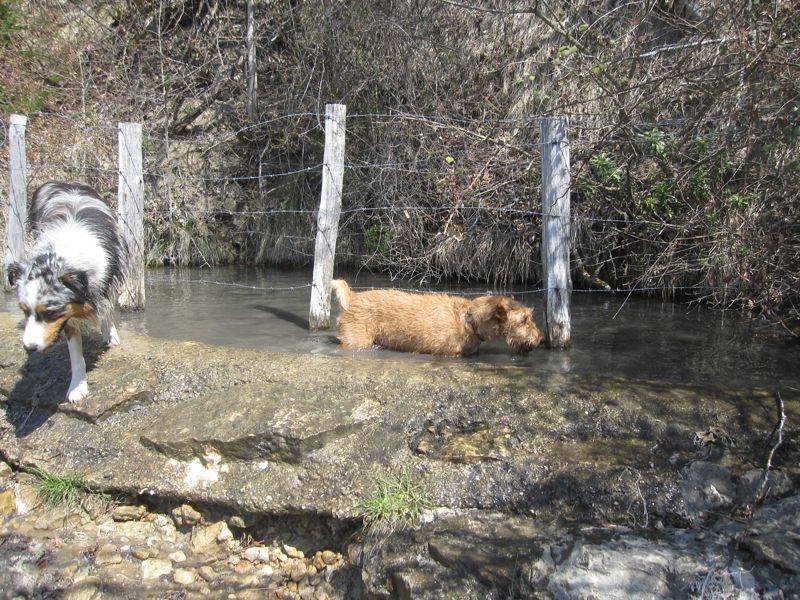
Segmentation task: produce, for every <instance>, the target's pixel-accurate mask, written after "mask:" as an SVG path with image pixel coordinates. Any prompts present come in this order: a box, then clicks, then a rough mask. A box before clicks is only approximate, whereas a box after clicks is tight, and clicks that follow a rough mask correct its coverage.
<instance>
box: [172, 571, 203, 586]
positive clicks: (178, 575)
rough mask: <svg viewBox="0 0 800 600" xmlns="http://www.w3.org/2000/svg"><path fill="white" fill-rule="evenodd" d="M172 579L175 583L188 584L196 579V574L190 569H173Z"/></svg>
mask: <svg viewBox="0 0 800 600" xmlns="http://www.w3.org/2000/svg"><path fill="white" fill-rule="evenodd" d="M172 579H173V581H175V583H180V584H181V585H190V584H192V583H194V581H195V579H197V574H196V573H195V572H194V571H193V570H191V569H175V572H174V573H173V574H172Z"/></svg>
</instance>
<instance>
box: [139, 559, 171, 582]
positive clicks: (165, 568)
mask: <svg viewBox="0 0 800 600" xmlns="http://www.w3.org/2000/svg"><path fill="white" fill-rule="evenodd" d="M171 572H172V562H171V561H169V560H165V559H163V558H148V559H147V560H144V561H142V579H144V580H148V579H158V578H159V577H161V576H163V575H169V574H170V573H171Z"/></svg>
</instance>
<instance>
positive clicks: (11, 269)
mask: <svg viewBox="0 0 800 600" xmlns="http://www.w3.org/2000/svg"><path fill="white" fill-rule="evenodd" d="M24 272H25V265H23V264H22V263H18V262H13V263H11V264H10V265H8V269H7V274H8V285H10V286H14V285H16V283H17V280H18V279H19V278H20V277H21V276H22V274H23V273H24Z"/></svg>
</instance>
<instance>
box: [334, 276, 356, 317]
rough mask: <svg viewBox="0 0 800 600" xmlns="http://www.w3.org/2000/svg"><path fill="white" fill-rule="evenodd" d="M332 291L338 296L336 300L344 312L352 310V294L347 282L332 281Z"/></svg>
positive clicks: (340, 280)
mask: <svg viewBox="0 0 800 600" xmlns="http://www.w3.org/2000/svg"><path fill="white" fill-rule="evenodd" d="M331 289H332V290H333V293H334V294H336V299H337V300H338V301H339V305H340V306H341V307H342V310H347V309H348V308H350V296H351V295H352V292H351V291H350V286H349V285H347V282H346V281H345V280H344V279H334V280H333V281H331Z"/></svg>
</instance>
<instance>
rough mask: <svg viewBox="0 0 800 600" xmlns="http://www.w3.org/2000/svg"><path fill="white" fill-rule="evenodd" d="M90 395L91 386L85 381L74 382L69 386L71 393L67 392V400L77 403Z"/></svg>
mask: <svg viewBox="0 0 800 600" xmlns="http://www.w3.org/2000/svg"><path fill="white" fill-rule="evenodd" d="M88 395H89V384H88V383H86V380H85V379H82V380H81V381H77V382H75V381H73V382H71V383H70V384H69V391H67V400H69V401H70V402H77V401H78V400H83V399H84V398H86V396H88Z"/></svg>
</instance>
